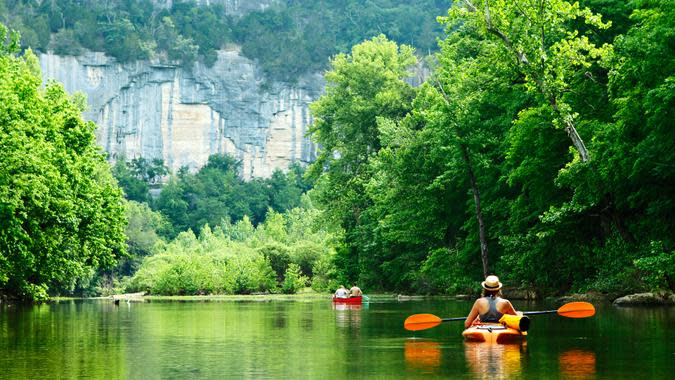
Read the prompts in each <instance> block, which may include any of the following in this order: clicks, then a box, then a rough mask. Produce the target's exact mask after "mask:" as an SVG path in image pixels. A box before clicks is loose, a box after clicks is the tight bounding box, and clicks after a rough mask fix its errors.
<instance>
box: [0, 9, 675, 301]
mask: <svg viewBox="0 0 675 380" xmlns="http://www.w3.org/2000/svg"><path fill="white" fill-rule="evenodd" d="M9 3H11V4H9ZM66 3H67V4H75V5H78V4H80V5H82V4H84V3H86V2H76V1H71V2H60V1H52V2H42V3H39V2H35V4H33V3H32V2H10V1H4V2H2V1H0V15H8V14H9V13H8V12H7V9H8V4H9V5H11V6H12V7H13V8H12V9H16V10H18V9H21V10H22V11H21V12H11V13H12V15H14V16H12V17H13V20H10V21H11V22H10V24H11V25H14V26H15V28H16V29H19V30H20V31H24V32H25V34H26V35H27V37H26V39H24V40H23V41H24V42H23V43H22V44H20V43H19V40H18V35H17V34H16V33H14V34H7V38H3V41H4V42H3V44H2V45H1V49H2V50H1V51H0V74H1V75H0V144H1V147H2V149H0V152H1V153H0V163H1V165H0V194H2V195H1V196H0V202H1V203H0V224H1V225H0V227H1V228H0V234H1V235H0V253H2V256H0V294H2V295H6V296H13V297H22V298H33V299H36V298H37V299H39V298H43V297H46V296H47V295H48V294H73V293H76V294H104V293H106V292H111V291H136V290H138V291H141V290H142V291H147V292H151V293H153V294H212V293H252V292H287V293H293V292H295V291H297V290H298V289H300V288H302V287H304V286H308V285H311V286H312V287H313V288H315V289H316V290H318V291H325V290H328V289H332V288H333V287H334V286H335V285H336V284H338V283H343V282H347V281H357V282H358V283H359V284H360V285H361V287H362V288H364V289H366V290H368V291H378V290H384V291H406V292H417V293H425V294H438V293H444V294H448V293H459V292H462V293H464V292H474V291H475V290H476V288H477V284H478V283H479V281H478V280H479V279H481V277H483V276H484V275H486V274H488V273H497V274H498V275H499V276H500V278H501V279H502V281H503V282H506V284H507V285H508V286H513V287H520V288H525V289H529V290H533V291H535V292H536V293H537V294H539V295H547V294H561V293H569V292H578V291H582V292H583V291H598V292H602V293H606V294H609V295H610V296H612V295H621V294H625V293H628V292H636V291H643V290H671V291H672V290H674V289H675V247H674V244H675V241H673V237H674V236H675V224H673V222H672V217H671V215H673V214H675V210H674V208H675V203H674V202H675V152H674V151H673V149H672V147H673V143H674V142H675V129H673V128H672V125H673V123H672V119H673V116H672V109H673V106H674V99H673V95H674V94H675V91H674V88H673V86H674V85H673V83H674V80H675V79H674V77H673V75H674V73H675V58H674V57H675V54H674V53H675V31H674V30H673V28H672V25H674V24H675V3H673V2H672V1H667V0H635V1H631V2H615V1H606V0H584V1H582V2H581V3H569V2H567V1H564V0H549V1H546V2H537V3H532V2H510V1H495V0H489V1H488V0H475V1H471V0H463V1H458V2H456V3H455V4H454V5H452V6H450V5H449V4H448V5H446V7H449V8H450V9H449V10H447V9H446V10H445V11H443V12H442V13H443V14H445V16H444V17H442V18H440V19H439V20H438V21H440V24H438V25H437V24H435V23H436V19H435V17H434V16H433V14H434V13H435V11H430V9H436V8H435V7H440V6H442V4H440V3H439V2H429V4H427V9H426V10H425V11H420V13H413V12H412V10H411V9H408V10H407V11H408V12H409V13H411V14H415V15H419V17H422V16H424V17H428V19H425V20H424V21H423V22H422V21H418V22H416V23H415V25H414V28H421V29H414V28H413V26H410V28H408V29H406V28H405V27H403V24H399V22H402V20H403V19H405V18H406V17H403V16H404V15H403V14H399V13H397V12H402V11H404V10H405V9H406V7H408V6H411V5H406V4H412V3H413V2H405V1H401V2H394V1H387V2H385V1H365V2H364V1H354V2H348V3H349V4H347V5H346V6H343V7H338V6H337V5H331V4H333V3H332V2H325V3H324V2H316V5H315V4H312V5H300V4H299V2H288V4H287V5H286V6H285V7H283V8H279V9H271V10H269V11H266V12H260V13H252V14H249V15H248V16H245V17H243V18H241V19H238V20H230V19H228V18H226V17H216V18H217V19H218V20H221V21H222V20H225V21H222V22H226V23H227V28H229V29H222V30H231V31H232V34H229V33H225V34H223V36H219V37H218V38H225V37H227V38H232V40H231V41H234V42H235V43H241V44H242V51H243V52H245V54H250V55H251V56H253V55H255V54H260V55H261V57H259V59H260V61H261V62H263V65H268V66H267V68H266V70H268V73H270V74H271V75H275V76H276V75H279V76H280V77H283V76H284V75H288V78H290V77H292V76H295V75H299V74H300V73H302V72H306V71H311V70H316V69H317V68H319V67H323V65H326V67H327V68H328V70H327V72H326V74H325V79H326V82H327V87H326V90H325V93H324V95H323V96H322V97H321V98H320V99H319V100H317V101H316V102H315V103H314V104H313V105H312V114H313V117H314V122H313V124H312V126H311V128H310V137H311V138H312V139H313V140H314V141H315V142H316V143H318V144H320V146H321V148H322V150H321V151H320V154H319V157H318V160H317V161H316V162H315V163H313V164H312V165H311V166H310V167H309V168H308V170H307V171H306V172H305V170H304V169H303V168H301V167H298V166H293V167H291V169H290V170H289V171H288V172H286V173H282V172H277V173H275V174H274V175H273V176H272V177H271V178H269V179H256V180H253V181H249V182H245V181H243V180H241V178H240V176H239V175H238V174H239V170H240V168H239V163H238V162H237V161H236V160H234V159H232V158H231V157H228V156H213V157H211V158H210V159H209V162H208V164H207V165H205V166H204V167H203V168H202V169H200V170H199V171H198V172H196V173H190V172H188V171H187V170H181V171H179V172H178V173H168V172H167V171H166V168H164V166H163V163H162V162H161V161H152V162H148V161H146V160H143V159H140V158H136V159H133V160H130V161H126V160H124V159H119V160H118V161H117V163H115V165H114V166H109V165H108V164H106V162H105V160H104V158H103V155H102V153H101V152H100V151H99V148H97V147H96V146H95V144H94V139H93V129H94V127H95V126H94V125H92V124H91V123H86V122H84V121H82V120H81V118H80V117H79V113H80V112H81V110H82V107H83V105H84V101H83V99H81V98H80V97H78V96H69V95H67V94H65V92H64V91H63V90H62V88H61V87H60V86H59V85H58V84H56V83H51V84H48V85H47V86H46V87H44V88H43V87H41V85H40V75H39V65H38V63H37V59H36V57H35V55H34V54H33V53H32V52H31V50H22V47H23V48H25V47H27V46H36V47H37V49H40V48H44V47H45V46H47V45H44V44H43V45H38V43H40V42H39V41H38V42H35V41H37V40H35V39H34V38H37V37H36V36H39V35H40V34H39V33H37V32H35V33H34V35H31V33H30V30H33V31H35V30H37V29H35V28H37V25H38V24H40V22H41V21H36V22H32V23H28V22H25V21H26V19H22V18H21V17H26V16H24V14H30V13H24V11H25V12H28V10H29V9H33V10H34V11H35V12H38V10H39V9H46V8H49V7H48V6H47V5H45V4H51V5H59V6H61V5H63V4H66ZM113 3H114V4H117V3H115V2H107V3H106V4H113ZM31 4H32V5H31ZM134 4H135V5H138V4H142V3H138V2H131V1H129V2H120V3H119V4H117V5H119V7H114V8H112V10H110V12H111V13H108V14H106V13H101V14H102V15H103V17H104V18H105V17H107V16H106V15H109V16H111V17H110V18H109V20H108V21H110V22H113V21H114V20H118V21H119V20H121V19H125V20H127V21H128V22H129V23H130V25H132V26H133V27H132V28H131V29H130V30H134V31H135V33H139V34H138V35H137V37H134V38H136V39H135V41H137V42H138V46H141V44H140V42H143V43H144V44H147V43H148V42H153V41H155V42H156V45H153V43H150V44H149V45H143V46H153V48H152V50H150V51H149V53H148V54H169V55H170V54H173V53H170V52H168V51H167V50H166V49H164V50H163V49H162V48H161V47H160V46H162V45H161V43H160V42H159V40H154V39H153V40H151V39H146V38H145V37H142V35H143V33H145V32H148V31H149V30H150V29H147V28H150V26H149V25H154V26H155V27H156V29H153V30H155V31H158V30H160V29H161V26H162V25H163V24H161V23H162V22H164V21H161V22H160V23H156V21H150V20H152V19H153V17H155V18H156V17H157V16H159V13H158V14H157V15H153V14H146V15H145V17H138V19H139V21H133V20H132V19H135V18H134V17H131V16H130V15H132V14H135V13H133V12H131V11H129V10H127V8H125V7H129V6H131V5H134ZM378 4H379V5H382V4H389V6H390V7H389V8H387V7H381V10H382V9H385V10H386V9H389V10H390V11H391V12H389V13H387V12H385V13H386V15H387V16H386V17H385V16H381V15H380V16H377V14H376V10H375V8H374V7H375V6H376V5H378ZM432 5H433V7H432ZM3 6H4V9H3ZM315 6H316V7H317V8H313V7H315ZM31 7H32V8H31ZM40 7H43V8H40ZM371 8H372V9H371ZM139 9H144V8H143V7H140V8H139ZM181 9H183V11H181ZM195 9H196V10H195ZM317 9H320V10H322V12H316V10H317ZM395 9H398V11H396V12H395V11H393V10H395ZM312 10H313V11H312ZM220 11H221V12H222V10H220ZM333 11H334V12H333ZM427 11H429V12H430V13H429V14H427V13H426V12H427ZM115 12H122V13H115ZM139 12H140V11H139ZM162 12H165V13H162V20H165V21H166V23H167V24H168V23H169V22H170V23H171V24H172V25H173V27H174V28H176V30H180V31H181V32H180V33H178V34H175V36H176V38H178V37H177V36H181V37H180V38H183V39H184V40H185V41H187V40H188V39H192V41H191V42H189V41H188V42H189V43H188V45H189V44H194V49H195V51H196V52H195V53H194V54H192V55H191V57H192V58H191V59H205V60H208V56H209V51H210V50H209V49H210V48H205V49H202V46H207V45H206V44H204V45H202V42H200V41H201V40H200V39H199V38H198V37H197V34H189V33H188V32H184V31H183V29H184V28H185V30H187V27H186V26H187V25H190V26H191V27H194V26H195V25H198V23H197V21H196V19H192V20H191V21H181V20H182V19H181V18H180V17H178V16H176V15H177V14H180V12H184V13H185V14H190V15H192V16H194V17H197V16H195V15H198V14H202V12H207V13H208V12H218V8H199V9H197V8H192V7H189V6H188V5H187V4H185V3H177V4H176V6H175V7H174V8H172V9H170V10H164V11H162ZM293 12H296V13H293ZM303 12H307V13H303ZM66 13H67V12H62V13H61V14H62V15H63V14H66ZM38 14H40V15H44V17H45V19H44V21H45V22H46V25H47V29H46V31H47V32H46V33H47V34H48V35H50V34H51V33H55V34H52V35H51V37H50V38H47V39H45V40H44V41H43V42H45V41H46V42H45V44H53V43H55V41H56V39H57V37H56V35H58V34H60V33H71V36H70V37H69V38H71V40H69V41H70V42H67V43H66V44H65V45H64V46H65V47H68V48H70V47H77V46H83V47H86V48H90V49H94V50H96V48H95V46H93V45H86V43H85V42H84V41H87V39H80V38H81V37H80V36H78V34H77V33H78V32H77V31H78V27H77V22H79V21H82V22H84V20H92V22H93V23H94V24H96V25H99V26H100V25H104V24H105V22H106V21H105V20H102V19H100V18H99V16H96V15H94V16H91V17H93V18H90V17H89V16H86V17H84V16H82V17H78V20H71V21H66V18H65V16H62V17H61V22H62V23H61V24H59V25H56V26H55V27H52V26H51V25H50V23H51V22H56V23H57V24H58V21H51V20H52V18H51V17H52V16H48V15H47V13H35V14H34V15H38ZM68 14H71V13H68ZM92 14H98V13H95V12H94V13H92ZM120 14H124V16H123V17H121V18H120V17H119V15H120ZM319 14H320V15H321V17H326V18H327V19H326V20H330V21H326V20H325V22H323V23H320V24H321V25H324V26H325V25H332V27H333V29H331V30H337V29H335V28H337V26H336V25H340V22H344V20H343V18H342V17H346V18H347V19H349V22H352V21H357V25H359V26H360V27H361V28H362V31H361V32H357V31H356V30H354V28H347V29H349V30H348V31H347V30H345V31H344V33H337V34H334V35H333V34H330V33H328V31H326V35H325V36H328V35H331V36H332V37H331V38H334V40H332V41H331V42H325V46H324V42H321V43H319V45H321V47H322V48H325V50H320V49H318V48H317V46H319V45H312V43H317V42H316V41H314V42H312V38H318V39H321V38H323V37H321V36H322V34H321V33H320V29H317V30H316V31H314V32H312V33H310V34H312V36H309V38H308V39H307V40H305V39H304V37H303V36H304V35H303V34H302V33H300V31H301V30H302V29H295V33H288V34H286V33H281V32H280V31H282V30H284V29H283V28H284V27H290V25H295V27H294V28H297V26H298V25H305V26H307V27H308V28H309V29H307V30H308V32H307V33H309V31H310V30H313V29H312V28H313V27H314V26H316V25H318V24H317V23H309V20H311V19H312V17H319V16H317V15H319ZM83 15H84V14H83ZM112 15H118V16H115V17H112ZM283 15H286V16H283ZM302 15H304V16H302ZM396 15H398V16H396ZM282 16H283V17H289V19H291V20H295V21H294V23H289V22H285V21H283V18H281V19H277V18H276V17H282ZM3 17H4V20H6V19H7V16H3ZM39 17H42V16H36V18H35V20H38V18H39ZM167 17H169V18H168V19H167ZM294 17H295V18H294ZM331 17H333V18H331ZM354 17H363V18H354ZM369 17H372V19H373V20H377V22H376V23H375V24H369V23H368V22H366V21H365V20H369ZM387 17H390V18H387ZM415 17H418V16H415ZM56 19H57V18H54V20H56ZM411 19H412V17H411ZM21 20H24V21H21ZM280 20H281V21H280ZM387 20H389V21H387ZM300 21H303V22H307V24H303V22H300ZM20 22H23V24H20ZM148 22H149V23H150V24H145V23H148ZM275 22H277V24H275ZM331 22H334V23H335V24H331ZM28 24H30V25H31V28H33V29H30V30H28V29H27V27H26V26H25V25H28ZM94 24H92V25H94ZM242 25H248V26H247V27H246V28H244V27H241V28H240V29H237V26H242ZM275 25H276V26H275ZM373 25H374V26H373ZM371 26H372V27H371ZM247 28H251V29H250V30H249V29H247ZM387 28H389V29H387ZM436 28H439V29H436ZM80 30H81V29H80ZM86 30H87V31H92V32H93V31H97V32H96V33H94V37H92V39H91V40H89V41H96V40H97V39H99V43H102V44H103V45H105V46H106V49H108V48H111V47H112V46H115V45H114V44H112V45H110V46H108V45H109V44H108V43H106V42H105V33H104V34H102V35H101V34H98V33H99V32H98V30H99V29H88V28H87V29H86ZM190 30H191V32H190V33H196V31H197V29H190ZM246 30H249V32H245V31H246ZM406 30H407V32H403V31H406ZM435 30H443V31H444V32H443V34H441V35H440V39H439V42H438V47H437V48H435V47H432V45H430V44H429V41H430V40H431V39H433V37H432V36H433V35H435V33H436V32H435ZM253 31H255V33H253ZM265 31H269V32H265ZM375 31H376V32H377V33H373V32H375ZM0 32H2V33H0V35H1V36H4V35H5V31H4V30H0ZM380 32H382V34H379V33H380ZM247 33H249V34H247ZM350 33H353V34H350ZM362 33H365V35H364V34H362ZM371 33H372V34H376V35H375V36H374V37H372V36H370V34H371ZM221 34H222V33H221ZM247 35H248V37H246V36H247ZM254 35H255V36H258V37H259V39H258V38H257V37H256V38H253V37H252V36H254ZM325 36H324V37H325ZM412 36H415V39H414V40H413V38H412ZM101 38H102V40H100V39H101ZM204 38H205V40H208V41H210V42H209V43H212V44H213V45H210V46H211V48H213V49H216V48H218V47H219V46H221V45H222V44H224V43H227V41H226V40H222V41H221V40H218V41H219V42H217V43H215V41H216V40H215V39H213V40H212V39H210V38H209V37H204ZM214 38H215V37H214ZM247 38H248V39H249V42H248V43H250V44H252V45H249V47H247V45H246V43H247V42H246V41H247ZM267 38H269V39H270V40H266V39H267ZM278 38H287V40H284V41H286V42H284V44H285V43H289V42H288V41H291V42H290V43H291V44H295V43H296V42H297V45H299V46H300V45H302V46H306V47H307V49H308V50H307V51H308V52H311V53H312V54H310V55H312V58H307V57H305V58H302V57H296V56H293V58H292V59H293V60H296V59H297V61H294V62H298V65H297V66H294V67H295V68H294V69H292V70H296V71H292V70H291V71H283V73H282V72H281V71H275V70H277V69H275V67H277V66H276V65H278V63H274V62H275V59H281V60H282V61H280V62H283V60H284V59H286V60H289V59H290V58H282V57H283V56H284V54H286V52H284V51H279V50H274V49H272V48H270V49H261V50H259V51H258V50H256V49H255V48H252V46H253V45H255V44H257V43H260V44H261V45H260V46H263V47H264V46H267V47H272V46H274V47H275V48H276V47H279V46H286V45H283V44H282V45H278V44H276V42H272V40H271V39H275V40H274V41H277V42H278V41H279V40H276V39H278ZM363 38H368V39H367V40H366V41H363V42H360V41H361V40H362V39H363ZM296 39H297V40H296ZM38 40H39V39H38ZM132 40H134V39H122V40H119V39H117V38H116V39H115V41H132ZM101 41H103V42H101ZM172 41H173V43H171V44H169V45H166V46H172V47H176V46H179V45H180V44H179V43H176V41H177V40H172ZM300 41H302V42H300ZM317 41H318V40H317ZM425 41H426V42H425ZM357 42H360V43H357ZM305 43H306V44H307V45H303V44H305ZM354 44H355V45H354ZM103 45H101V46H103ZM197 45H198V46H197ZM352 45H353V46H352ZM413 45H414V46H413ZM52 46H56V45H52ZM310 46H314V48H311V47H310ZM416 48H417V49H416ZM247 49H252V50H248V52H247ZM106 51H108V52H109V53H110V54H111V55H114V56H116V57H117V58H118V59H120V60H128V59H138V58H142V57H141V56H133V55H132V56H128V57H126V58H124V57H122V56H117V55H115V53H113V52H112V51H109V50H106ZM121 51H127V50H126V49H122V50H121ZM129 51H131V50H129ZM255 51H258V52H257V53H254V52H255ZM429 51H435V53H434V54H433V55H432V56H430V57H427V56H426V55H427V53H428V52H429ZM338 52H343V53H339V54H337V55H333V54H335V53H338ZM268 53H269V54H270V56H269V57H268V58H263V57H262V55H264V54H268ZM291 53H293V54H295V53H298V54H302V49H300V50H298V51H295V52H290V51H289V52H288V54H291ZM314 55H315V56H314ZM328 56H332V58H331V59H330V60H329V61H326V59H327V57H328ZM167 57H168V56H167ZM172 57H174V58H176V57H177V56H172ZM145 58H147V57H145ZM184 58H185V57H183V58H180V59H184ZM303 60H304V63H300V62H303ZM420 60H425V63H426V64H427V65H428V66H429V68H430V69H431V74H430V76H429V77H428V79H427V81H426V82H425V83H424V84H422V85H421V86H418V87H414V86H412V85H410V81H407V78H408V77H409V76H410V75H411V74H412V68H413V67H414V66H415V65H417V64H418V62H419V61H420ZM313 65H316V66H313ZM291 66H293V65H291ZM286 69H287V68H284V69H283V70H286ZM115 179H116V181H115ZM116 183H117V184H116ZM158 189H161V192H160V193H159V195H158V196H157V195H151V193H152V191H151V190H158ZM123 196H126V198H127V200H124V199H123ZM125 221H126V223H125ZM125 240H126V244H125V243H124V241H125Z"/></svg>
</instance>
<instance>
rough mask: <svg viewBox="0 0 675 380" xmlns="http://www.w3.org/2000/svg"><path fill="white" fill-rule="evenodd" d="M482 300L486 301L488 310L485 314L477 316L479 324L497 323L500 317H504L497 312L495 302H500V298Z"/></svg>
mask: <svg viewBox="0 0 675 380" xmlns="http://www.w3.org/2000/svg"><path fill="white" fill-rule="evenodd" d="M483 298H485V299H487V301H488V305H489V308H488V311H487V312H485V314H480V315H479V317H480V321H481V322H492V323H497V322H499V320H500V319H501V317H502V315H504V314H503V313H500V312H499V311H498V310H497V301H498V300H500V299H501V298H499V297H496V298H492V297H483Z"/></svg>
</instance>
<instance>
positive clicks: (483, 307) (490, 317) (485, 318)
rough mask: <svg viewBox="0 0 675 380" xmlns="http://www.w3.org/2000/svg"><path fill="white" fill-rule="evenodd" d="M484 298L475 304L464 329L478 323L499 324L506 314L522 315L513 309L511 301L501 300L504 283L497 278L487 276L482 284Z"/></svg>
mask: <svg viewBox="0 0 675 380" xmlns="http://www.w3.org/2000/svg"><path fill="white" fill-rule="evenodd" d="M481 286H482V287H483V296H482V297H481V298H479V299H477V300H476V302H474V304H473V307H472V308H471V311H470V312H469V315H468V316H467V317H466V321H464V328H469V327H470V326H471V325H472V324H474V323H477V322H490V323H498V322H499V319H500V318H501V317H502V315H504V314H513V315H521V313H519V312H517V311H516V309H514V308H513V305H511V302H509V300H507V299H504V298H501V296H502V291H501V289H502V283H501V282H499V278H498V277H497V276H494V275H492V276H487V277H486V278H485V281H483V282H481Z"/></svg>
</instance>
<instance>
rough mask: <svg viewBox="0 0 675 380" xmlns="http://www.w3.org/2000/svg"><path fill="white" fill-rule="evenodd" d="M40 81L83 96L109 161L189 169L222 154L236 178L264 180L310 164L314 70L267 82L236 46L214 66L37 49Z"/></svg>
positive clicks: (316, 87)
mask: <svg viewBox="0 0 675 380" xmlns="http://www.w3.org/2000/svg"><path fill="white" fill-rule="evenodd" d="M40 63H41V66H42V74H43V78H44V79H45V80H48V79H55V80H57V81H59V82H62V83H63V84H64V86H65V88H66V90H67V91H69V92H74V91H81V92H83V93H85V94H86V95H87V98H88V103H89V107H90V108H89V110H87V112H85V114H84V117H85V118H86V119H88V120H92V121H94V122H95V123H96V124H97V125H98V129H97V131H96V136H97V140H98V142H99V143H100V144H101V145H102V146H103V148H104V149H105V150H106V151H108V152H109V153H111V157H112V158H113V159H114V158H116V157H118V156H120V155H125V156H126V157H127V159H130V158H133V157H139V156H140V157H145V158H150V159H152V158H162V159H164V162H165V163H166V165H167V166H168V167H169V168H170V169H171V170H173V171H176V170H178V169H179V168H180V167H182V166H188V167H189V168H190V169H191V170H193V171H194V170H197V169H198V168H199V167H201V166H202V165H204V163H205V162H206V160H207V158H208V156H209V155H211V154H214V153H228V154H232V155H234V156H235V157H237V158H239V159H240V160H241V161H242V164H243V176H244V177H245V178H251V177H268V176H269V175H271V173H272V172H273V171H274V170H275V169H277V168H279V169H285V168H287V167H288V165H289V164H290V163H292V162H304V163H307V162H311V161H312V160H314V158H315V152H316V147H315V145H314V144H312V143H311V142H310V141H309V140H308V139H307V138H306V137H304V136H305V133H306V132H307V126H308V125H309V124H310V123H311V117H310V114H309V104H310V103H311V102H312V101H313V100H315V99H317V98H318V97H319V96H320V94H321V91H322V89H323V80H322V78H321V76H320V75H313V76H308V77H305V78H302V79H301V80H299V81H298V84H295V85H289V84H284V83H269V82H267V81H265V79H264V78H263V77H262V75H261V74H260V72H259V70H258V69H257V67H256V65H255V63H254V62H252V61H250V60H248V59H247V58H245V57H243V56H241V55H239V53H238V52H237V51H236V50H230V51H220V52H219V53H218V60H217V62H216V63H215V64H214V66H213V67H211V68H209V67H205V66H204V65H201V64H199V63H197V64H195V65H194V66H193V68H192V69H190V70H185V69H182V68H180V67H177V66H172V65H162V64H154V63H152V62H135V63H132V64H124V65H121V64H119V63H116V62H115V61H114V59H111V58H109V57H106V56H105V55H104V54H103V53H87V54H85V55H82V56H78V57H63V56H56V55H53V54H42V55H40Z"/></svg>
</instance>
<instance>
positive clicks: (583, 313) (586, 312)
mask: <svg viewBox="0 0 675 380" xmlns="http://www.w3.org/2000/svg"><path fill="white" fill-rule="evenodd" d="M558 314H559V315H562V316H563V317H568V318H586V317H592V316H593V315H595V307H593V305H592V304H590V303H588V302H570V303H566V304H564V305H562V306H560V308H559V309H558Z"/></svg>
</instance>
